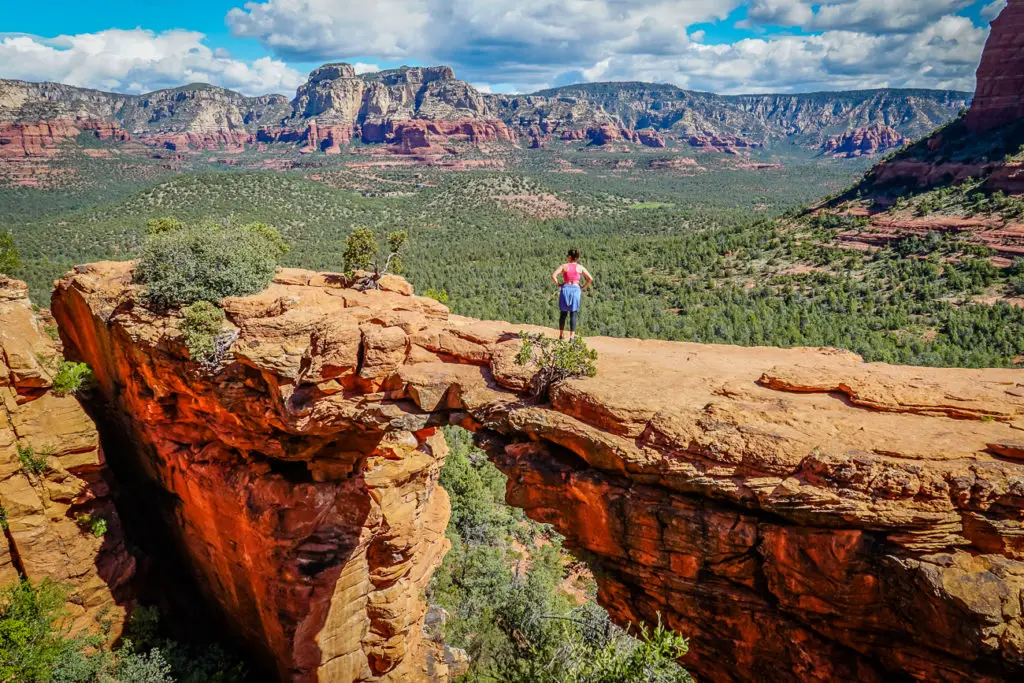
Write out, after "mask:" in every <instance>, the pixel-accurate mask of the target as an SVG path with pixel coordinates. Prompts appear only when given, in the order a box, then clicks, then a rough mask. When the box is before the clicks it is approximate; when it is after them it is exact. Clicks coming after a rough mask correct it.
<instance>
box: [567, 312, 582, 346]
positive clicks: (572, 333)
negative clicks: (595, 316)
mask: <svg viewBox="0 0 1024 683" xmlns="http://www.w3.org/2000/svg"><path fill="white" fill-rule="evenodd" d="M579 319H580V312H579V311H573V312H572V313H570V314H569V340H570V341H572V340H573V339H575V338H576V323H577V322H578V321H579Z"/></svg>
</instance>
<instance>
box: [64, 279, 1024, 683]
mask: <svg viewBox="0 0 1024 683" xmlns="http://www.w3.org/2000/svg"><path fill="white" fill-rule="evenodd" d="M130 279H131V264H125V263H104V264H95V265H92V266H85V267H81V268H79V269H78V270H77V272H76V273H74V274H72V275H69V276H68V277H67V278H66V279H65V280H63V281H62V282H60V283H59V285H58V287H57V290H56V293H55V297H54V314H55V315H56V317H57V319H58V320H59V322H60V323H61V326H62V329H63V330H65V334H66V336H67V337H68V343H69V353H71V354H73V355H75V356H77V357H79V358H81V359H83V360H86V361H88V362H90V363H91V364H93V366H94V367H95V368H96V371H97V377H98V379H99V384H100V388H101V391H102V393H103V395H104V396H105V397H106V400H107V402H108V405H109V407H110V409H111V410H112V414H114V415H117V416H119V417H118V418H117V419H118V420H120V423H121V426H122V428H123V429H124V430H125V432H126V433H128V434H130V435H131V437H132V438H133V439H134V441H135V443H137V444H138V447H139V457H140V458H142V459H143V461H144V462H145V463H146V466H147V468H148V469H149V471H150V472H151V476H152V477H153V479H154V480H155V481H156V482H158V483H159V485H160V486H161V487H162V488H164V489H165V490H166V491H167V492H168V493H169V494H171V495H170V496H169V497H168V500H169V501H171V502H170V503H165V505H167V509H166V510H165V513H166V515H167V516H168V519H169V521H170V522H171V524H170V525H169V526H170V527H171V528H172V529H173V530H175V533H176V535H177V538H178V542H179V543H180V544H181V545H182V546H183V547H184V548H185V550H186V553H187V555H188V557H189V558H190V561H191V565H192V568H193V571H194V572H195V573H196V574H197V575H198V576H199V577H200V578H201V579H202V580H203V581H202V583H203V584H205V585H206V586H208V588H209V592H210V595H211V597H212V598H213V599H215V600H216V601H218V602H219V603H220V605H221V606H222V607H223V609H224V611H225V612H226V613H227V614H228V615H229V617H230V619H231V622H232V623H233V624H234V626H235V628H237V629H238V630H239V631H240V632H242V633H244V634H246V635H247V636H248V637H249V638H250V640H251V641H252V642H254V643H256V644H257V645H259V646H261V647H263V648H265V649H266V650H267V651H269V652H272V653H273V655H274V656H275V658H276V659H277V662H278V664H279V667H280V671H281V673H282V676H283V677H290V678H292V679H294V680H315V679H316V678H317V677H319V679H320V680H415V679H416V677H417V676H420V675H425V674H422V672H423V671H424V670H423V669H422V668H421V667H422V666H423V661H424V655H423V652H424V649H427V650H429V648H423V647H422V640H421V635H420V633H421V628H420V627H421V623H422V615H423V605H422V602H421V600H420V598H419V595H420V591H421V589H422V587H423V585H424V584H425V582H426V581H427V578H428V576H429V574H430V572H431V570H432V569H433V567H434V566H436V564H437V562H439V560H440V556H441V554H443V552H444V550H445V544H444V541H443V540H442V530H443V528H444V522H445V519H446V517H447V506H446V500H445V494H444V493H443V491H441V490H440V489H439V488H438V487H437V486H436V477H435V474H436V471H437V468H438V467H439V466H440V462H441V460H442V459H443V457H444V445H443V441H442V440H441V438H440V436H439V435H438V434H437V433H436V431H435V428H436V426H438V425H441V424H449V423H454V424H460V425H463V426H465V427H467V428H469V429H472V430H474V431H475V432H476V434H477V437H478V440H479V442H480V443H481V445H482V446H484V447H485V448H486V449H487V450H488V452H489V453H490V454H491V456H492V457H493V458H494V459H495V461H496V462H497V463H498V464H499V466H500V467H502V468H503V469H504V470H505V471H506V472H507V473H508V474H509V476H510V479H509V485H508V498H509V501H510V502H511V503H512V504H514V505H518V506H520V507H522V508H524V509H525V510H526V511H527V513H528V514H529V515H530V516H531V517H533V518H534V519H538V520H541V521H545V522H549V523H551V524H553V525H554V526H555V527H556V528H557V529H558V530H559V531H560V532H561V533H563V534H564V535H565V536H566V537H567V539H568V543H569V545H570V547H573V548H576V549H580V550H584V551H586V554H585V557H587V558H588V561H589V562H590V563H591V565H592V568H593V569H594V570H595V576H596V577H597V581H598V585H599V600H600V602H601V603H602V604H603V605H604V606H605V607H607V608H608V610H609V611H610V613H611V614H612V615H613V617H614V618H615V619H616V620H617V621H618V622H620V623H630V622H637V621H648V622H650V621H654V620H656V619H657V618H658V616H659V615H660V616H661V618H662V619H663V620H664V621H666V622H667V623H668V624H669V625H670V626H671V627H672V628H674V629H677V630H678V631H680V632H681V633H684V634H685V635H688V636H690V637H691V654H690V655H689V656H688V657H687V658H686V661H685V664H686V666H687V667H688V668H690V669H691V670H693V671H694V672H695V673H697V674H698V675H700V676H701V677H702V678H704V679H707V680H722V681H729V680H737V681H738V680H750V679H751V678H754V679H758V680H782V679H790V678H793V677H798V678H800V679H801V680H818V681H833V680H852V679H856V680H864V681H881V680H891V679H892V678H893V677H900V676H902V677H908V678H911V679H916V680H949V681H952V680H965V681H966V680H972V681H996V680H1009V679H1013V678H1015V677H1019V676H1021V675H1022V674H1024V617H1022V612H1021V604H1022V597H1024V545H1022V541H1021V539H1022V538H1024V535H1022V528H1024V526H1022V523H1024V443H1022V441H1021V438H1020V434H1021V430H1022V429H1024V381H1022V379H1021V377H1020V374H1019V373H1017V372H1014V371H1009V370H935V369H925V368H901V367H889V366H883V365H866V364H864V363H863V362H862V361H861V360H860V359H859V358H858V357H857V356H854V355H853V354H850V353H846V352H837V351H829V350H820V349H791V350H781V349H766V348H761V349H746V348H736V347H726V346H702V345H697V344H683V343H670V342H656V341H637V340H617V339H600V338H596V339H591V340H588V342H589V343H590V344H591V346H592V347H593V348H595V349H596V350H597V351H598V352H599V354H600V358H599V361H598V374H597V376H596V377H595V378H592V379H580V380H570V381H566V382H563V383H561V384H559V385H556V386H555V387H554V388H553V390H552V392H551V400H550V402H549V403H543V404H538V403H536V402H534V401H532V400H530V399H529V397H528V396H527V395H526V394H525V393H524V390H525V388H526V387H527V386H528V384H529V382H530V380H531V376H532V372H533V370H532V369H531V368H529V367H521V366H518V365H516V364H515V362H514V360H513V359H514V357H515V356H516V354H517V352H518V350H519V346H520V342H519V341H518V338H517V334H516V333H517V332H518V330H519V327H518V326H513V325H509V324H507V323H496V322H482V321H476V320H470V319H466V318H460V317H457V316H453V315H450V314H449V313H448V311H447V309H445V308H444V307H443V306H441V305H440V304H437V303H436V302H434V301H432V300H430V299H424V298H419V297H415V296H412V295H411V288H409V287H408V285H407V284H405V283H404V282H402V281H400V280H397V279H395V280H389V281H387V282H384V283H382V284H383V285H384V288H385V289H384V291H371V292H358V291H354V290H351V289H346V288H345V284H346V281H345V278H344V277H343V276H339V275H330V274H316V273H310V272H306V271H293V270H285V271H281V272H280V273H279V275H278V277H277V278H276V279H275V282H274V284H272V285H271V286H270V287H269V288H268V289H267V290H266V291H264V292H262V293H260V294H258V295H254V296H251V297H246V298H242V299H228V300H225V301H224V302H223V307H224V310H225V312H226V313H227V315H228V318H229V320H230V323H229V325H228V328H226V329H227V330H229V331H230V334H231V335H233V338H234V339H235V341H234V343H233V345H232V347H231V349H230V352H229V355H228V356H227V357H226V358H225V359H224V362H223V364H222V365H221V366H220V367H219V369H217V370H216V371H212V372H211V371H208V370H204V369H203V368H202V367H200V366H199V365H197V364H195V363H192V362H190V361H189V359H188V354H187V352H186V350H185V349H184V348H183V347H182V344H181V338H180V333H179V331H178V325H179V321H178V319H177V318H176V317H175V316H174V315H171V316H164V317H161V316H157V315H155V314H153V313H152V312H150V311H148V310H147V309H146V308H145V307H143V306H142V305H141V304H140V303H139V300H138V296H137V294H138V292H137V290H136V288H135V287H134V286H133V285H131V284H130Z"/></svg>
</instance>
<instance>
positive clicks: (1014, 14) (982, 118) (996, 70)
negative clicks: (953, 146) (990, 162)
mask: <svg viewBox="0 0 1024 683" xmlns="http://www.w3.org/2000/svg"><path fill="white" fill-rule="evenodd" d="M1022 118H1024V0H1009V4H1008V5H1007V7H1006V9H1004V10H1003V12H1002V14H1000V15H999V17H998V18H996V20H995V21H993V22H992V34H991V35H990V36H989V38H988V42H987V43H986V44H985V52H984V54H983V56H982V59H981V66H979V67H978V90H977V93H976V94H975V97H974V104H973V105H972V106H971V111H970V113H969V114H968V116H967V121H966V123H967V127H968V128H969V129H970V130H972V131H974V132H984V131H988V130H992V129H993V128H998V127H1000V126H1005V125H1007V124H1011V123H1015V122H1019V121H1020V120H1021V119H1022Z"/></svg>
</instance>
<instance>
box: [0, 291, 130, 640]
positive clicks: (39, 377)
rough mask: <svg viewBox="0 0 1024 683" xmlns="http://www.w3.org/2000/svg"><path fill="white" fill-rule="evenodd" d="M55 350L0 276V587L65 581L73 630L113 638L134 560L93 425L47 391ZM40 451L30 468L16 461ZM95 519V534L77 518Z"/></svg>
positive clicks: (24, 301)
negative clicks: (39, 464) (41, 465)
mask: <svg viewBox="0 0 1024 683" xmlns="http://www.w3.org/2000/svg"><path fill="white" fill-rule="evenodd" d="M58 357H59V351H58V349H57V347H56V345H55V344H54V342H53V341H52V340H51V339H50V337H49V336H48V335H47V334H46V333H45V332H44V330H43V323H42V321H41V320H40V317H39V316H38V315H37V314H36V313H34V312H33V311H32V308H31V305H30V303H29V300H28V288H27V287H26V286H25V284H24V283H22V282H18V281H16V280H10V279H7V278H5V277H4V276H2V275H0V517H2V520H3V523H2V524H0V527H2V532H0V533H2V537H0V538H2V540H0V584H3V585H8V584H10V583H12V582H15V581H17V580H19V579H20V578H28V579H31V580H32V581H36V582H38V581H41V580H43V579H44V578H50V579H53V580H54V581H58V582H60V583H62V584H65V585H66V586H67V587H68V588H69V590H70V592H69V595H68V599H69V603H70V604H69V605H68V616H69V618H70V619H71V620H72V622H71V626H72V629H73V630H74V631H76V632H82V631H97V630H98V629H99V628H100V624H99V621H98V620H99V619H100V618H102V619H106V620H109V621H110V623H111V625H112V626H113V630H112V632H111V636H112V637H115V638H116V637H117V636H118V635H120V633H121V629H122V627H123V625H124V618H125V607H124V606H125V605H126V604H127V603H128V600H129V599H130V595H129V592H130V590H129V589H130V585H129V581H130V579H131V578H132V576H133V574H134V572H135V561H134V559H133V558H132V557H131V555H129V554H128V553H127V551H126V550H125V546H124V538H123V534H122V530H121V523H120V520H119V518H118V515H117V512H116V510H115V509H114V506H113V502H112V500H111V490H110V487H109V485H108V481H107V476H106V474H107V472H106V468H105V465H104V458H103V453H102V451H101V449H100V446H99V437H98V435H97V432H96V427H95V425H94V424H93V422H92V420H90V419H89V417H88V416H87V415H86V414H85V411H83V410H82V408H81V406H80V405H79V404H78V402H77V401H76V400H75V398H73V397H71V396H64V397H60V396H57V395H56V394H54V393H53V391H52V378H53V373H54V370H55V366H54V363H55V362H56V360H55V359H57V358H58ZM27 449H32V451H33V454H34V456H35V457H41V456H43V455H44V454H45V456H46V458H45V469H44V470H43V471H42V472H39V473H36V472H33V471H29V469H27V468H26V467H25V465H24V464H23V462H22V458H21V455H22V454H23V453H26V452H27ZM83 514H89V515H92V516H93V517H94V518H99V517H102V518H103V519H104V520H105V521H106V524H107V531H106V534H105V535H103V536H102V537H97V536H95V535H94V534H93V533H92V531H91V529H89V528H85V529H83V528H81V526H80V524H79V523H78V521H76V518H77V517H78V516H79V515H83Z"/></svg>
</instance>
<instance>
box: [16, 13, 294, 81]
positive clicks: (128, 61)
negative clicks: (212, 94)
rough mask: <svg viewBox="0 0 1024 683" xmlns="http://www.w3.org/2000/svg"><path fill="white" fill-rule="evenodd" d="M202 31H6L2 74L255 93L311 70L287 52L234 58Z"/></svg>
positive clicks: (32, 79) (55, 79)
mask: <svg viewBox="0 0 1024 683" xmlns="http://www.w3.org/2000/svg"><path fill="white" fill-rule="evenodd" d="M203 40H204V36H203V34H202V33H197V32H195V31H183V30H174V31H165V32H163V33H155V32H153V31H147V30H143V29H135V30H131V31H123V30H119V29H110V30H106V31H100V32H97V33H83V34H79V35H73V36H58V37H56V38H40V37H38V36H31V35H10V34H8V35H5V36H0V76H2V77H3V78H16V79H21V80H26V81H56V82H59V83H67V84H68V85H77V86H81V87H86V88H97V89H100V90H114V91H118V92H125V93H141V92H148V91H151V90H157V89H160V88H170V87H174V86H178V85H183V84H185V83H193V82H201V83H212V84H214V85H219V86H222V87H225V88H231V89H232V90H238V91H239V92H243V93H246V94H250V95H261V94H266V93H272V92H282V93H285V94H289V93H293V92H294V91H295V88H296V87H297V86H298V85H299V84H300V83H301V82H302V81H303V80H304V74H302V73H300V72H299V71H296V70H295V69H293V68H291V67H289V66H288V65H287V64H285V63H284V62H283V61H281V60H280V59H274V58H271V57H261V58H260V59H256V60H253V61H244V60H239V59H234V58H232V57H231V56H230V55H228V54H227V53H226V52H225V51H224V50H219V49H212V48H210V47H207V46H206V45H205V44H204V42H203Z"/></svg>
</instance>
